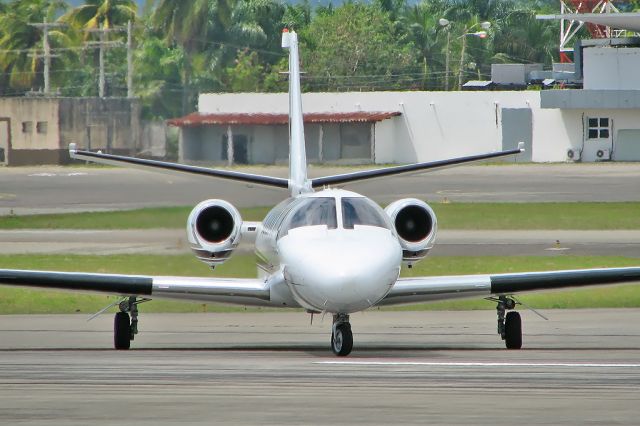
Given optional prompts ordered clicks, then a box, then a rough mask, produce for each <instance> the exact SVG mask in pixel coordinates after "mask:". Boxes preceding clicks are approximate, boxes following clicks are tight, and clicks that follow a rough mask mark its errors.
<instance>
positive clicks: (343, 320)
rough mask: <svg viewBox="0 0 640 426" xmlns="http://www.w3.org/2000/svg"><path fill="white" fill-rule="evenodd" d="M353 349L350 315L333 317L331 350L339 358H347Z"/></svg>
mask: <svg viewBox="0 0 640 426" xmlns="http://www.w3.org/2000/svg"><path fill="white" fill-rule="evenodd" d="M352 349H353V333H352V332H351V324H350V323H349V315H345V314H337V315H334V316H333V327H332V332H331V350H332V351H333V353H334V354H335V355H337V356H347V355H349V354H350V353H351V350H352Z"/></svg>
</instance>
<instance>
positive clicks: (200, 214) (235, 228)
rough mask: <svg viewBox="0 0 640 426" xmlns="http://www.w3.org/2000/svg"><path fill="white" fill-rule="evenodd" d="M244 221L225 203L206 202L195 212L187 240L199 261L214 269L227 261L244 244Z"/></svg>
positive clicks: (188, 227)
mask: <svg viewBox="0 0 640 426" xmlns="http://www.w3.org/2000/svg"><path fill="white" fill-rule="evenodd" d="M241 231H242V217H241V216H240V212H238V209H236V208H235V207H234V206H233V205H232V204H230V203H228V202H226V201H224V200H206V201H203V202H201V203H200V204H198V205H197V206H195V207H194V208H193V210H191V213H190V214H189V219H187V238H188V239H189V244H190V245H191V250H192V251H193V252H194V253H195V255H196V256H197V257H198V259H199V260H201V261H203V262H205V263H207V264H208V265H210V266H216V265H219V264H221V263H223V262H224V261H226V260H227V259H228V258H229V256H231V253H233V250H234V249H235V248H236V247H237V246H238V244H239V243H240V239H241V237H242V233H241Z"/></svg>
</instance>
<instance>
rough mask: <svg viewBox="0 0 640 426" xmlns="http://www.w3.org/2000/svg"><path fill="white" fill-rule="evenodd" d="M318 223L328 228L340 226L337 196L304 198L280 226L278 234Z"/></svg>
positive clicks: (285, 233) (283, 234)
mask: <svg viewBox="0 0 640 426" xmlns="http://www.w3.org/2000/svg"><path fill="white" fill-rule="evenodd" d="M316 225H326V226H327V228H328V229H336V228H337V227H338V218H337V214H336V199H335V198H333V197H319V198H305V199H302V200H301V202H300V203H299V204H298V205H297V206H296V207H295V208H294V210H293V213H292V214H291V215H290V216H289V218H288V219H287V220H286V221H285V223H284V224H283V225H282V227H281V228H280V233H279V234H278V236H279V237H282V236H285V235H287V232H289V230H291V229H294V228H300V227H302V226H316Z"/></svg>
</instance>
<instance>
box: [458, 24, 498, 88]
mask: <svg viewBox="0 0 640 426" xmlns="http://www.w3.org/2000/svg"><path fill="white" fill-rule="evenodd" d="M478 25H479V26H480V28H482V31H476V32H469V31H471V30H472V29H474V28H475V27H477V26H478ZM490 28H491V22H487V21H485V22H481V23H480V24H474V25H472V26H470V27H467V26H465V27H464V32H463V33H462V35H461V36H460V37H461V38H462V52H461V53H460V67H459V69H458V90H461V89H462V71H463V68H464V53H465V50H466V48H467V37H469V36H470V37H478V38H481V39H484V38H486V37H487V31H486V30H488V29H490Z"/></svg>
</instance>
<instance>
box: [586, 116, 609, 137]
mask: <svg viewBox="0 0 640 426" xmlns="http://www.w3.org/2000/svg"><path fill="white" fill-rule="evenodd" d="M610 123H611V120H609V119H608V118H589V119H588V124H589V129H588V132H589V133H588V136H589V139H609V134H610V130H609V129H610V125H611V124H610Z"/></svg>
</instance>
